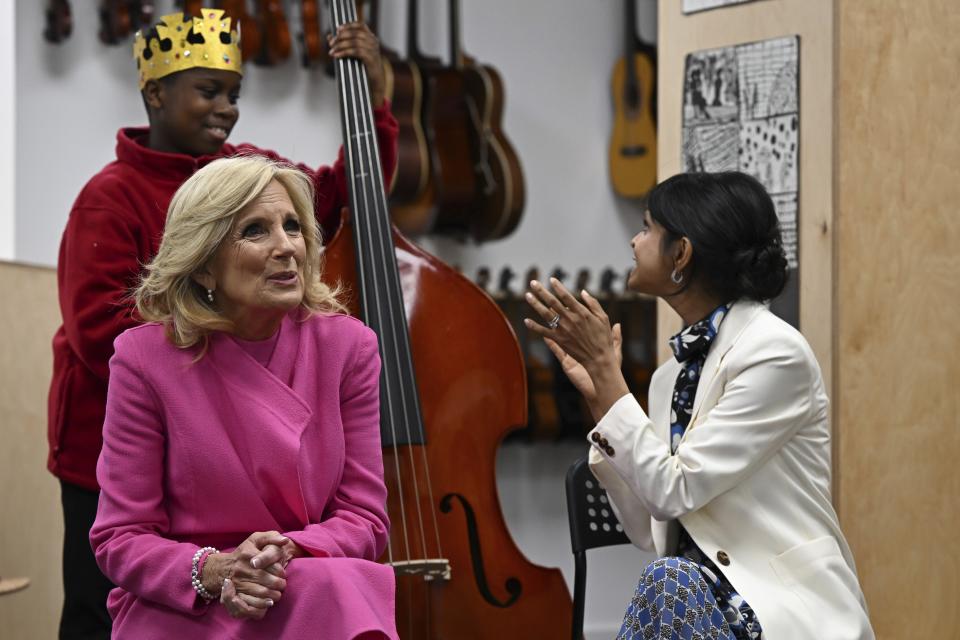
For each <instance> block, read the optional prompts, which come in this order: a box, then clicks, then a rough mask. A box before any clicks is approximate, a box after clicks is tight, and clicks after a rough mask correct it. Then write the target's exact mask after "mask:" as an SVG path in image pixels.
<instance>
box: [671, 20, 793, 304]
mask: <svg viewBox="0 0 960 640" xmlns="http://www.w3.org/2000/svg"><path fill="white" fill-rule="evenodd" d="M799 51H800V38H799V36H790V37H786V38H777V39H774V40H765V41H762V42H754V43H750V44H742V45H736V46H732V47H724V48H721V49H709V50H705V51H698V52H695V53H691V54H689V55H688V56H687V58H686V64H685V65H684V84H683V86H684V97H683V142H682V148H681V153H682V154H683V168H684V171H710V172H713V171H736V170H739V171H743V172H744V173H749V174H750V175H752V176H754V177H755V178H757V179H758V180H760V182H761V183H763V185H764V186H765V187H766V188H767V191H768V192H770V195H771V197H772V198H773V201H774V204H775V205H776V208H777V215H778V216H779V218H780V226H781V230H782V233H783V241H784V249H785V250H786V254H787V261H788V262H789V265H790V268H791V269H792V270H794V273H793V274H791V279H792V280H793V281H794V287H793V288H794V289H796V286H795V284H796V283H795V281H796V275H797V274H796V269H797V268H798V266H799V251H798V237H797V229H798V227H797V220H798V214H799V208H798V198H797V194H798V190H799V151H800V137H799V136H800V108H799V90H800V84H799V71H800V68H799ZM787 293H789V291H788V292H785V294H784V295H787Z"/></svg>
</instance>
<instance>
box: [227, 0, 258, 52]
mask: <svg viewBox="0 0 960 640" xmlns="http://www.w3.org/2000/svg"><path fill="white" fill-rule="evenodd" d="M220 8H221V9H223V11H224V13H226V15H227V16H229V17H230V18H232V19H233V25H234V27H235V28H237V29H238V30H239V31H240V56H241V58H243V62H244V63H246V62H247V61H249V60H253V59H254V58H256V56H257V54H258V53H260V47H261V46H262V43H263V40H262V38H261V37H260V25H259V24H257V20H256V18H254V17H253V16H252V15H250V12H249V11H247V3H246V0H220Z"/></svg>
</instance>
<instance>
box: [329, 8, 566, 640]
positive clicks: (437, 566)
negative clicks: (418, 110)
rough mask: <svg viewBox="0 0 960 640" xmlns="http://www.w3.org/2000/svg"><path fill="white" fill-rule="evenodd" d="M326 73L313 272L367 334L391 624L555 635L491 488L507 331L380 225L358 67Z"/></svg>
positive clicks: (518, 420)
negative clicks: (325, 201)
mask: <svg viewBox="0 0 960 640" xmlns="http://www.w3.org/2000/svg"><path fill="white" fill-rule="evenodd" d="M331 7H332V14H333V20H332V24H333V25H334V27H337V26H339V25H342V24H344V23H346V22H350V21H353V20H355V19H356V17H355V16H356V7H355V6H354V3H353V0H331ZM336 75H337V79H338V85H339V94H340V96H339V97H340V111H341V120H342V125H343V144H344V155H345V162H346V171H345V172H346V179H347V185H348V192H349V197H350V202H351V205H352V215H351V216H350V218H349V220H347V219H346V218H345V219H344V223H343V224H341V226H340V229H339V230H338V232H337V233H336V235H335V236H334V237H333V238H332V240H331V241H330V243H329V244H328V245H327V247H326V249H325V251H324V260H325V274H324V278H325V280H327V281H328V282H338V281H339V282H342V283H344V284H345V285H346V286H348V287H349V289H350V290H351V291H352V292H353V293H354V294H355V295H354V296H353V297H354V298H355V299H356V300H355V303H356V302H358V303H359V305H357V304H354V308H353V312H354V313H359V315H360V316H361V317H362V318H363V320H364V321H365V322H366V323H367V324H368V325H369V326H370V327H371V328H372V329H373V330H374V331H375V332H376V333H377V335H378V337H379V341H380V355H381V358H382V361H383V368H382V373H381V379H380V391H381V393H380V395H381V403H380V416H381V437H382V440H383V458H384V473H385V480H386V483H387V488H388V501H387V507H388V512H389V515H390V519H391V522H392V526H391V530H390V542H389V546H388V549H387V551H386V553H385V555H384V557H383V558H382V561H384V562H386V563H388V564H389V565H390V566H392V567H393V568H394V571H395V572H396V576H397V606H396V611H397V627H398V630H399V633H400V637H401V638H404V639H405V640H433V639H436V640H441V639H442V640H449V639H456V640H474V639H476V640H482V639H484V640H485V639H490V638H560V637H565V636H567V635H568V634H569V630H570V622H571V618H572V613H571V609H572V607H571V601H570V594H569V592H568V590H567V586H566V583H565V581H564V579H563V576H562V574H561V573H560V571H559V570H557V569H547V568H544V567H539V566H536V565H533V564H532V563H530V562H529V561H528V560H527V559H526V558H525V557H524V556H523V554H522V553H521V552H520V550H519V549H518V548H517V547H516V545H515V544H514V542H513V540H512V538H511V537H510V534H509V532H508V531H507V528H506V525H505V523H504V520H503V515H502V513H501V511H500V504H499V501H498V499H497V492H496V482H495V477H494V458H495V454H496V449H497V446H498V444H499V443H500V441H501V440H502V439H503V437H504V435H505V434H506V433H507V432H509V431H510V430H512V429H514V428H517V427H519V426H521V425H523V423H524V422H525V420H526V393H525V387H526V385H525V382H524V369H523V360H522V356H521V353H520V348H519V346H518V344H517V339H516V336H515V335H514V334H513V332H512V330H511V329H510V326H509V324H508V322H507V321H506V319H505V318H504V317H503V315H502V313H501V312H500V310H499V309H498V308H497V306H496V304H495V303H494V302H493V300H491V299H490V297H489V296H487V295H485V294H484V293H482V292H481V291H479V290H478V289H477V288H476V286H475V285H474V284H473V283H471V282H470V281H469V280H467V279H466V278H464V277H463V276H461V275H460V274H458V273H456V272H455V271H454V270H453V269H451V268H450V267H449V266H447V265H446V264H444V263H443V262H441V261H440V260H438V259H437V258H435V257H433V256H431V255H430V254H428V253H426V252H424V251H422V250H421V249H420V248H418V247H417V246H415V245H413V244H412V243H410V242H408V241H407V240H406V239H405V238H404V237H403V236H401V235H400V234H399V233H398V232H397V231H396V229H395V228H394V227H393V226H392V225H391V223H390V218H389V212H388V211H387V200H386V194H385V189H384V181H383V173H382V171H381V166H380V161H379V151H378V149H377V141H376V135H375V129H374V123H373V114H372V110H371V107H370V94H369V88H368V86H367V78H366V70H365V69H364V67H363V65H362V63H361V62H360V61H359V60H355V59H343V58H341V59H338V60H337V61H336Z"/></svg>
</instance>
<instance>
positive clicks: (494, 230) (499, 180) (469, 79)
mask: <svg viewBox="0 0 960 640" xmlns="http://www.w3.org/2000/svg"><path fill="white" fill-rule="evenodd" d="M450 11H451V16H452V18H453V19H454V20H456V23H455V27H456V34H457V35H458V36H459V31H460V20H459V0H451V8H450ZM459 40H460V38H459V37H457V38H456V41H455V42H454V45H453V46H454V47H456V48H457V51H455V52H454V59H455V60H456V61H457V62H458V64H459V65H460V66H461V67H463V68H465V69H467V70H469V72H467V73H465V74H464V80H465V83H466V89H467V91H468V93H469V95H470V96H471V98H472V104H474V105H476V109H475V111H473V112H472V115H473V117H474V118H476V120H477V123H476V125H477V128H478V129H479V131H480V143H479V144H480V149H479V157H478V159H477V160H478V163H479V167H478V168H479V170H480V173H481V175H482V179H481V181H480V184H481V187H482V193H481V194H480V201H479V203H478V205H477V208H476V211H475V212H474V214H473V218H472V220H471V224H470V235H471V236H472V237H473V239H474V240H476V241H478V242H483V241H487V240H497V239H500V238H503V237H506V236H508V235H510V233H512V232H513V230H514V229H516V227H517V225H518V224H519V223H520V217H521V215H522V214H523V207H524V204H525V189H524V183H523V169H522V168H521V166H520V158H519V157H518V156H517V153H516V151H515V150H514V148H513V145H512V144H511V143H510V140H508V139H507V135H506V133H505V132H504V130H503V126H502V121H503V107H504V86H503V79H502V78H501V76H500V73H499V72H498V71H497V70H496V69H495V68H494V67H492V66H490V65H488V64H480V63H478V62H477V61H476V60H475V59H474V58H472V57H470V56H468V55H467V54H466V53H464V52H463V50H462V47H461V46H460V42H459Z"/></svg>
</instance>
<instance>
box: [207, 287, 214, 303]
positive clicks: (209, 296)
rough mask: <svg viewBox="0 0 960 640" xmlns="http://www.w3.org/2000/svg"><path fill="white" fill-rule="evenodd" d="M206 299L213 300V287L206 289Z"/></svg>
mask: <svg viewBox="0 0 960 640" xmlns="http://www.w3.org/2000/svg"><path fill="white" fill-rule="evenodd" d="M207 300H208V301H209V302H211V303H212V302H213V289H207Z"/></svg>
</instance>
